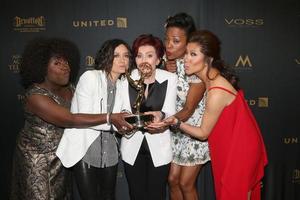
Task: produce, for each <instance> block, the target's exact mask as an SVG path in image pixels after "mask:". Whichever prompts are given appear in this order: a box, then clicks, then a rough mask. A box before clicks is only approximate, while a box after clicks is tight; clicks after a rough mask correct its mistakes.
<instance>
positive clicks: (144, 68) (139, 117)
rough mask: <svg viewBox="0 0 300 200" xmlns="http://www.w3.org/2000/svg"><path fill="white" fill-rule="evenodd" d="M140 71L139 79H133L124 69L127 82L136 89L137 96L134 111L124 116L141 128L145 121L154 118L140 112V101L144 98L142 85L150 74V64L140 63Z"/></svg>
mask: <svg viewBox="0 0 300 200" xmlns="http://www.w3.org/2000/svg"><path fill="white" fill-rule="evenodd" d="M139 72H140V75H141V77H140V79H139V80H133V79H132V78H131V77H130V74H129V73H128V71H127V70H126V72H125V75H126V78H127V80H128V82H129V84H130V85H131V86H132V87H134V88H135V89H136V90H137V97H136V99H135V102H134V105H133V109H134V110H135V113H133V114H131V115H130V116H128V117H126V118H125V120H126V121H127V122H128V123H130V124H132V125H133V126H134V127H135V128H136V129H143V127H144V126H145V125H146V124H147V122H151V121H152V120H153V118H154V116H153V115H151V114H147V115H146V114H143V113H141V112H140V107H141V103H142V101H143V99H144V95H145V87H144V84H143V83H144V79H145V77H148V76H150V75H151V74H152V68H151V65H150V64H148V63H142V64H141V66H140V69H139Z"/></svg>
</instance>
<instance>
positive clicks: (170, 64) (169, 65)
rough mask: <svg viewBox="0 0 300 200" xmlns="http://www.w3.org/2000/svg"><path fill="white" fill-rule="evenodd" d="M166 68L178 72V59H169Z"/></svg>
mask: <svg viewBox="0 0 300 200" xmlns="http://www.w3.org/2000/svg"><path fill="white" fill-rule="evenodd" d="M165 68H166V70H167V71H169V72H176V71H177V66H176V60H168V61H166V62H165Z"/></svg>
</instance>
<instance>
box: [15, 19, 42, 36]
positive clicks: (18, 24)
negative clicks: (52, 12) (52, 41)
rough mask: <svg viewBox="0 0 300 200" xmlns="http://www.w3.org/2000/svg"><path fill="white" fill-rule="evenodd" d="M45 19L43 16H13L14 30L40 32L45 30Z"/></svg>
mask: <svg viewBox="0 0 300 200" xmlns="http://www.w3.org/2000/svg"><path fill="white" fill-rule="evenodd" d="M45 26H46V20H45V17H44V16H39V17H28V18H21V17H19V16H16V17H14V22H13V27H14V31H18V32H40V31H44V30H46V27H45Z"/></svg>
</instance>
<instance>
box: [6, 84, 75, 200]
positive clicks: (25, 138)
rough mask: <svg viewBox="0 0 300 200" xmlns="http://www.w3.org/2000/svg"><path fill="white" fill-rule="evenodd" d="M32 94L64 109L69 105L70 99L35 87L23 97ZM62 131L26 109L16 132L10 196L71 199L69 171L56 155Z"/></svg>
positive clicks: (28, 199) (32, 199) (27, 199)
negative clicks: (22, 123) (20, 129)
mask: <svg viewBox="0 0 300 200" xmlns="http://www.w3.org/2000/svg"><path fill="white" fill-rule="evenodd" d="M70 90H71V91H72V92H73V91H74V88H73V87H70ZM33 94H39V95H45V96H48V97H50V98H51V99H53V101H55V102H56V103H57V104H59V105H62V106H64V107H66V108H69V107H70V105H71V102H66V101H65V100H64V99H62V98H61V97H59V96H57V95H55V94H53V93H51V92H50V91H48V90H46V89H43V88H40V87H38V86H33V87H31V88H29V89H28V90H27V91H26V94H25V97H28V96H30V95H33ZM25 99H26V98H25ZM63 130H64V129H63V128H61V127H57V126H55V125H53V124H49V123H47V122H45V121H44V120H43V119H41V118H39V117H38V116H36V115H34V114H32V113H30V112H28V111H27V110H26V109H25V125H24V128H23V129H22V131H21V132H20V134H19V135H18V139H17V146H16V150H15V155H14V160H13V170H12V172H13V173H12V189H11V197H10V199H12V200H16V199H19V200H69V199H72V197H71V194H72V193H71V184H72V182H71V173H70V172H69V170H67V169H65V168H64V167H63V165H62V163H61V162H60V160H59V159H58V157H57V156H56V155H55V152H56V149H57V146H58V143H59V141H60V139H61V137H62V134H63Z"/></svg>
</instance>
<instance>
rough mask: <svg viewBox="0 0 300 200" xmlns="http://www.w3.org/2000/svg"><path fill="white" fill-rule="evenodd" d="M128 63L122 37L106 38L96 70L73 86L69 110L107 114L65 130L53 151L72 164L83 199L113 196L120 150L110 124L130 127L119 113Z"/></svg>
mask: <svg viewBox="0 0 300 200" xmlns="http://www.w3.org/2000/svg"><path fill="white" fill-rule="evenodd" d="M130 66H131V52H130V47H129V46H128V45H127V44H126V43H125V42H124V41H123V40H119V39H113V40H108V41H106V42H104V44H103V45H102V47H101V48H100V50H99V51H98V53H97V55H96V59H95V69H96V70H90V71H87V72H85V73H84V74H83V75H82V76H81V77H80V80H79V82H78V85H77V87H76V91H75V94H74V97H73V100H72V106H71V111H72V112H74V113H77V112H80V113H105V114H106V113H107V114H106V116H107V117H106V119H107V120H106V121H105V122H104V123H103V124H102V125H99V126H94V127H89V128H85V129H83V128H81V129H75V128H73V129H66V130H65V131H64V135H63V137H62V139H61V141H60V144H59V146H58V149H57V152H56V154H57V156H58V157H59V158H60V159H61V162H62V163H63V165H64V166H65V167H72V166H74V167H73V174H74V176H75V179H76V183H77V186H78V190H79V194H80V196H81V199H83V200H84V199H88V200H94V199H95V200H96V199H106V200H113V199H115V185H116V177H117V168H118V167H117V166H118V158H119V151H118V145H117V140H116V138H115V131H114V130H116V129H115V128H114V127H113V125H115V126H116V128H117V129H120V128H121V127H120V125H121V124H122V127H123V128H124V127H127V128H128V129H130V128H131V125H129V124H128V123H127V122H126V121H125V120H124V116H125V114H124V113H120V112H121V110H122V107H123V98H122V96H121V95H122V93H121V91H122V90H123V88H122V87H123V83H124V82H125V79H124V78H121V77H122V74H124V73H125V70H127V69H128V68H129V67H130ZM111 113H113V114H111ZM116 113H118V114H116ZM112 117H114V118H112ZM113 119H114V120H113ZM99 188H100V190H99Z"/></svg>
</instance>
